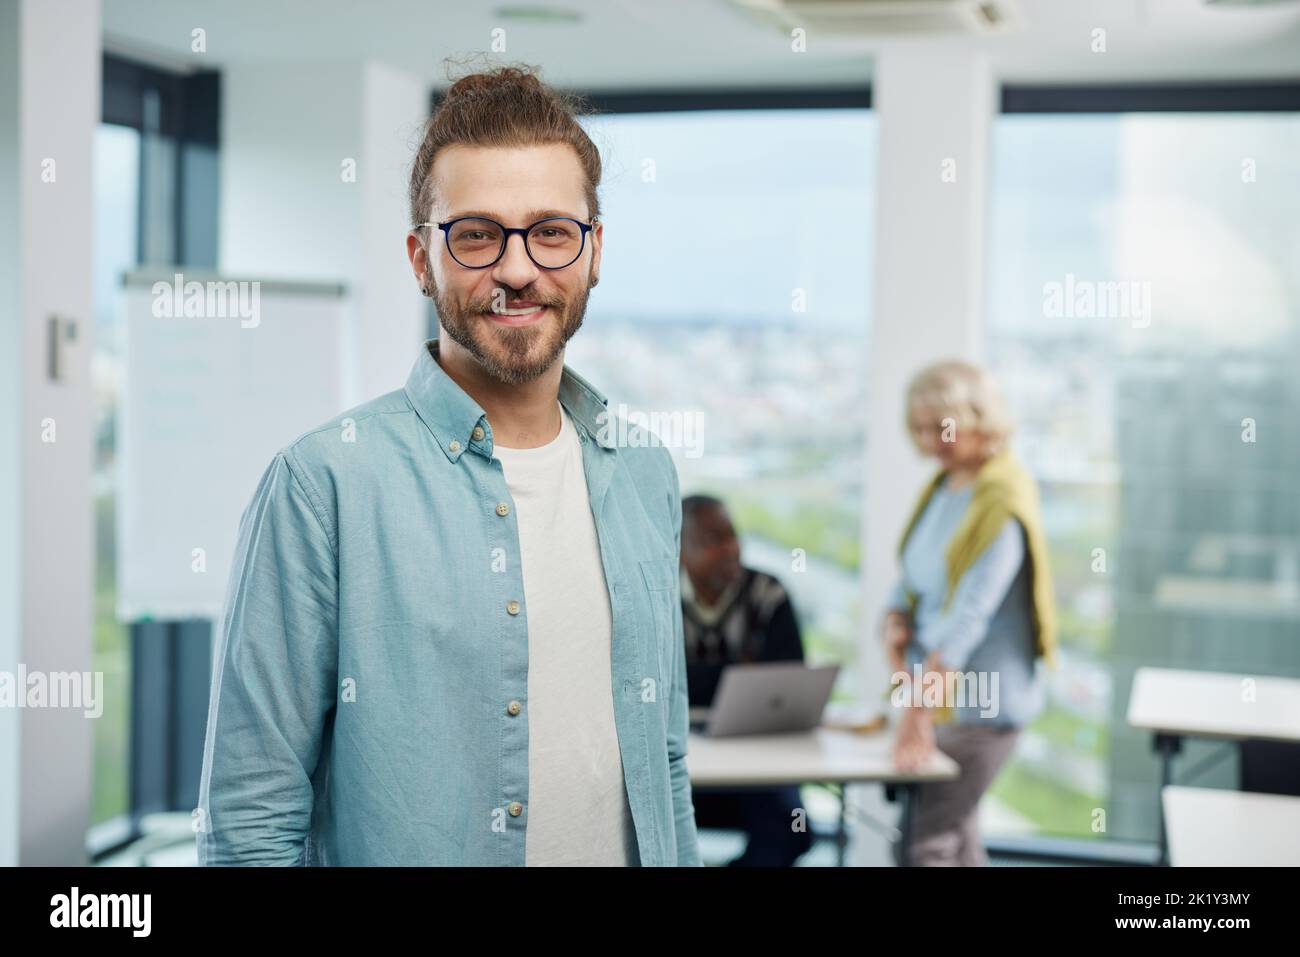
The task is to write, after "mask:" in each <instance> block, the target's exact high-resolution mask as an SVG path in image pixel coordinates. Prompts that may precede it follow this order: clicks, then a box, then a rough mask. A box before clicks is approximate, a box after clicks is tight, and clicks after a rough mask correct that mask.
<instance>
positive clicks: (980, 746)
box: [900, 724, 1020, 867]
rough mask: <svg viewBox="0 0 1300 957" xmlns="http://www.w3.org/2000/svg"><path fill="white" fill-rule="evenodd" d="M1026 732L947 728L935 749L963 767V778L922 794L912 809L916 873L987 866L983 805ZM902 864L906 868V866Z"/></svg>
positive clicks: (925, 788) (939, 733)
mask: <svg viewBox="0 0 1300 957" xmlns="http://www.w3.org/2000/svg"><path fill="white" fill-rule="evenodd" d="M1019 737H1020V729H1019V728H1013V727H994V726H980V725H970V724H944V725H940V726H939V727H938V728H936V729H935V745H936V746H937V747H938V748H939V750H940V751H942V752H943V753H944V754H946V755H948V757H950V758H952V759H953V760H954V761H956V762H957V764H958V766H959V767H960V768H961V775H960V776H959V777H957V778H955V779H954V780H952V781H936V782H932V783H926V784H922V785H920V786H919V787H918V788H917V789H916V798H915V803H914V806H913V807H912V808H911V812H910V817H911V829H912V851H911V860H910V861H909V862H908V863H910V864H911V865H912V866H913V867H944V866H947V867H979V866H980V865H983V864H984V863H986V862H987V860H988V857H987V856H986V855H985V853H984V845H983V843H982V842H981V841H980V835H979V803H980V798H981V797H983V795H984V792H985V791H986V790H988V786H989V785H990V784H992V783H993V779H994V778H995V777H996V776H997V773H998V771H999V769H1001V767H1002V765H1003V764H1004V763H1006V760H1007V758H1008V757H1010V755H1011V752H1012V751H1013V750H1014V749H1015V746H1016V740H1017V739H1018V738H1019ZM900 863H901V862H900Z"/></svg>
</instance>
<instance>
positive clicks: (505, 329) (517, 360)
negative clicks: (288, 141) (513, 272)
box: [433, 275, 591, 385]
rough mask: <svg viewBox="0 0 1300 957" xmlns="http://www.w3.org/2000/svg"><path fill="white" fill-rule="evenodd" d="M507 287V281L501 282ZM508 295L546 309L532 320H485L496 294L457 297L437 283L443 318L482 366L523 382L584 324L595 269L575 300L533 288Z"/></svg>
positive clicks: (493, 374)
mask: <svg viewBox="0 0 1300 957" xmlns="http://www.w3.org/2000/svg"><path fill="white" fill-rule="evenodd" d="M501 288H506V287H501ZM506 291H507V293H508V295H507V297H506V299H507V301H509V300H511V299H522V300H526V301H528V302H536V303H539V304H540V305H543V306H546V307H548V308H547V314H546V315H545V316H543V317H542V319H541V321H540V322H537V323H535V324H533V325H531V326H506V325H501V324H499V323H495V322H492V321H490V320H485V319H484V318H483V317H484V316H485V315H486V314H488V313H491V312H492V300H491V298H486V299H471V300H469V301H468V302H466V303H465V304H464V305H461V304H458V303H456V302H455V301H454V300H453V299H452V298H451V297H450V296H446V295H444V294H443V292H442V290H441V289H439V288H438V286H437V285H436V284H434V286H433V304H434V308H436V309H437V310H438V323H439V325H441V326H442V328H443V329H445V330H446V331H447V335H448V336H450V337H451V340H452V341H453V342H455V343H457V344H458V345H460V346H462V347H463V348H464V349H465V351H466V352H468V353H469V354H470V355H472V356H473V357H474V359H475V360H476V361H477V362H478V364H479V365H480V366H481V367H482V368H483V371H484V372H486V373H487V374H488V375H490V376H491V377H492V378H494V379H496V380H497V381H498V382H502V383H505V384H506V385H522V384H523V383H525V382H531V381H532V380H533V379H536V378H537V377H538V376H540V375H541V374H542V373H544V372H545V371H546V370H547V369H549V368H550V367H551V366H552V365H554V363H555V360H556V359H557V358H559V356H560V353H561V352H563V351H564V347H565V346H566V345H567V344H568V342H569V340H570V339H572V338H573V335H574V333H576V332H577V331H578V330H579V329H580V328H582V320H583V318H584V317H585V316H586V313H587V299H588V297H589V296H590V294H591V284H590V275H588V282H587V283H585V284H584V285H583V286H582V288H581V289H580V290H579V292H578V293H577V294H576V295H575V296H574V298H573V299H572V300H567V299H564V298H563V297H560V296H549V297H548V296H542V295H539V294H536V293H530V292H529V291H528V289H522V290H519V291H518V292H517V293H516V292H515V291H514V290H510V289H506Z"/></svg>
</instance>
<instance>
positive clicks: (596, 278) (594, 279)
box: [591, 276, 600, 289]
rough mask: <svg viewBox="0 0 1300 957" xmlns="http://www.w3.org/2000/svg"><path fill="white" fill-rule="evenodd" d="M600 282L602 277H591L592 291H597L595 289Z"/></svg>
mask: <svg viewBox="0 0 1300 957" xmlns="http://www.w3.org/2000/svg"><path fill="white" fill-rule="evenodd" d="M598 282H600V277H599V276H592V277H591V288H592V289H595V288H596V283H598Z"/></svg>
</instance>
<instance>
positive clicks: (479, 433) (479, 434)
mask: <svg viewBox="0 0 1300 957" xmlns="http://www.w3.org/2000/svg"><path fill="white" fill-rule="evenodd" d="M486 434H487V433H486V432H484V431H483V426H481V425H476V426H474V431H473V432H471V433H470V435H472V436H474V441H475V442H477V441H479V440H480V439H482V438H483V436H485V435H486Z"/></svg>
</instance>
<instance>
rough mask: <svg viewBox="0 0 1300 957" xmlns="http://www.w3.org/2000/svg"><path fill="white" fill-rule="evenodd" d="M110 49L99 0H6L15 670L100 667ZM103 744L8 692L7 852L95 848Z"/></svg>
mask: <svg viewBox="0 0 1300 957" xmlns="http://www.w3.org/2000/svg"><path fill="white" fill-rule="evenodd" d="M100 59H101V52H100V4H99V0H59V2H49V0H0V223H3V224H4V227H3V228H0V672H7V673H8V674H9V675H11V676H13V679H14V680H15V681H16V680H17V679H18V677H19V675H18V671H19V666H20V665H25V666H26V668H27V670H28V672H29V673H32V672H38V671H39V672H44V673H46V674H47V675H48V674H52V673H55V672H75V673H83V674H84V673H87V672H90V671H91V667H92V664H91V634H92V627H93V624H92V623H93V607H94V606H93V602H94V525H93V507H92V496H91V469H92V456H91V448H92V434H91V433H92V417H91V409H92V392H91V382H90V357H91V354H92V349H93V345H94V339H93V333H94V322H93V315H92V311H91V262H92V259H91V257H92V255H93V250H92V248H91V237H92V235H93V233H94V229H93V226H94V224H93V222H92V217H93V216H94V210H95V204H94V201H93V200H94V197H93V175H92V174H93V170H92V165H91V164H92V163H93V161H94V149H93V144H94V134H95V129H96V127H97V126H98V125H99V117H100ZM51 317H59V319H60V320H61V324H60V327H59V328H60V329H61V330H63V332H62V333H61V336H60V347H59V350H58V351H59V374H58V376H57V378H55V377H52V376H51V375H50V372H49V368H50V367H49V341H48V328H49V322H50V319H51ZM71 325H75V338H72V337H70V336H68V335H67V330H68V329H69V327H70V326H71ZM51 429H52V430H53V431H52V432H51ZM50 438H53V441H48V439H50ZM14 691H15V694H16V695H20V696H25V692H26V687H24V686H22V685H19V686H17V687H15V688H14ZM92 747H93V722H92V720H91V719H88V718H87V717H86V715H85V712H84V711H83V710H82V709H80V708H48V707H47V708H21V709H20V708H14V707H0V866H12V865H16V864H20V865H81V864H85V863H86V850H85V847H86V831H87V828H88V827H89V826H90V794H91V784H92V769H93V761H92Z"/></svg>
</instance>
